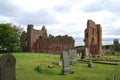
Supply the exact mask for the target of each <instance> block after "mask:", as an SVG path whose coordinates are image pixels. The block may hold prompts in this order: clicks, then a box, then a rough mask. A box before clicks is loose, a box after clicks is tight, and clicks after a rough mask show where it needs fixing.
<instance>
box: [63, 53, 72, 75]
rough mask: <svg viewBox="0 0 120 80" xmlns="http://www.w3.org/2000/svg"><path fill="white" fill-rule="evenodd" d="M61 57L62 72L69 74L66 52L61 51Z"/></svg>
mask: <svg viewBox="0 0 120 80" xmlns="http://www.w3.org/2000/svg"><path fill="white" fill-rule="evenodd" d="M61 59H62V67H63V68H62V74H70V73H72V71H71V69H70V66H69V61H68V52H67V51H63V53H62V54H61Z"/></svg>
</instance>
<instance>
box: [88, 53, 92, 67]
mask: <svg viewBox="0 0 120 80" xmlns="http://www.w3.org/2000/svg"><path fill="white" fill-rule="evenodd" d="M89 57H90V61H89V63H88V67H90V68H92V67H93V63H92V55H91V54H90V55H89Z"/></svg>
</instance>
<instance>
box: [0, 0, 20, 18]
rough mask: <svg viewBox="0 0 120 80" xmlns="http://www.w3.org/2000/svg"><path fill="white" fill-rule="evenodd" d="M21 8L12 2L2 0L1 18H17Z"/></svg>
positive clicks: (0, 5)
mask: <svg viewBox="0 0 120 80" xmlns="http://www.w3.org/2000/svg"><path fill="white" fill-rule="evenodd" d="M19 10H20V8H19V7H16V6H15V5H14V4H13V3H12V0H0V16H5V17H15V16H16V14H17V13H19Z"/></svg>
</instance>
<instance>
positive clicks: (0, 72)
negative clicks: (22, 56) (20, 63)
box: [0, 54, 16, 80]
mask: <svg viewBox="0 0 120 80" xmlns="http://www.w3.org/2000/svg"><path fill="white" fill-rule="evenodd" d="M15 63H16V59H15V57H14V56H13V55H11V54H5V55H3V56H1V57H0V80H16V70H15Z"/></svg>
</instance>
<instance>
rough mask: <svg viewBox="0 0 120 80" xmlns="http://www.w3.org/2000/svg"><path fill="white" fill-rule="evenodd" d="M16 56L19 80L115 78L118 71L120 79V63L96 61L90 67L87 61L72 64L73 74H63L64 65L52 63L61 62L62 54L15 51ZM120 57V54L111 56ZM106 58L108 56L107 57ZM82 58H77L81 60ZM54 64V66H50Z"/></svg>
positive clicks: (118, 79)
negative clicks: (110, 63)
mask: <svg viewBox="0 0 120 80" xmlns="http://www.w3.org/2000/svg"><path fill="white" fill-rule="evenodd" d="M13 55H14V56H15V57H16V60H17V62H16V77H17V80H113V73H114V72H115V70H116V71H117V80H120V76H119V74H120V64H119V65H107V64H97V63H94V67H93V68H88V67H87V64H86V63H81V62H80V61H78V62H77V64H74V65H70V68H71V70H72V71H74V73H73V74H67V75H61V69H62V67H61V66H59V65H55V64H52V62H59V60H60V56H59V55H54V54H40V53H39V54H38V53H14V54H13ZM110 57H111V58H113V59H120V56H110ZM105 58H106V57H105ZM79 59H80V58H77V60H79ZM48 65H52V66H53V67H54V68H48Z"/></svg>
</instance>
